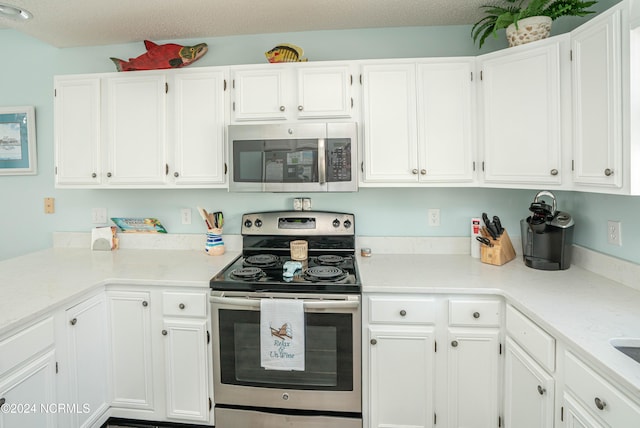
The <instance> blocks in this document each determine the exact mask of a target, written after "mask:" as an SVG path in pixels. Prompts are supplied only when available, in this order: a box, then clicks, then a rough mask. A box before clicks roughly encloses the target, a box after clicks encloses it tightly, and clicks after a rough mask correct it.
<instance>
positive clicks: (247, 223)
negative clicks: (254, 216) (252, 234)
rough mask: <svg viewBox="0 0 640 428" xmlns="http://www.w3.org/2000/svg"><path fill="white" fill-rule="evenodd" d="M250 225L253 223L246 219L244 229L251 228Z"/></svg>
mask: <svg viewBox="0 0 640 428" xmlns="http://www.w3.org/2000/svg"><path fill="white" fill-rule="evenodd" d="M252 225H253V223H251V220H249V219H246V220H245V221H244V227H247V228H249V227H251V226H252Z"/></svg>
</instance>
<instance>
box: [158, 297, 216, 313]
mask: <svg viewBox="0 0 640 428" xmlns="http://www.w3.org/2000/svg"><path fill="white" fill-rule="evenodd" d="M162 314H163V315H170V316H182V317H206V316H207V294H206V293H170V292H166V293H162Z"/></svg>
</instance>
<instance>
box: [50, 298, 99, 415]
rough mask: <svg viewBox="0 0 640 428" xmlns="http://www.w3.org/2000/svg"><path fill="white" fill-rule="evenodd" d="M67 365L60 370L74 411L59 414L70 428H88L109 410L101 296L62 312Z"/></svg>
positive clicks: (68, 399)
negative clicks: (66, 383) (75, 409)
mask: <svg viewBox="0 0 640 428" xmlns="http://www.w3.org/2000/svg"><path fill="white" fill-rule="evenodd" d="M65 315H66V316H65V325H66V343H67V346H66V350H67V355H68V364H66V365H64V364H63V367H62V369H61V373H60V374H61V376H65V377H64V380H66V381H67V382H68V385H67V389H66V390H67V391H68V392H67V400H66V401H67V402H68V403H70V404H72V405H74V406H76V407H77V411H75V412H63V413H61V414H60V418H61V421H60V422H61V423H62V418H65V419H66V421H65V423H64V424H63V425H66V426H71V427H90V426H92V425H93V423H95V422H96V421H97V420H98V419H99V418H101V417H102V416H103V414H104V413H105V412H106V411H107V409H108V408H109V404H108V397H107V358H108V354H107V323H106V303H105V297H104V293H103V292H101V293H100V294H98V295H96V296H93V297H91V298H89V299H87V300H85V301H83V302H81V303H79V304H78V305H75V306H73V307H72V308H70V309H68V310H67V311H66V312H65Z"/></svg>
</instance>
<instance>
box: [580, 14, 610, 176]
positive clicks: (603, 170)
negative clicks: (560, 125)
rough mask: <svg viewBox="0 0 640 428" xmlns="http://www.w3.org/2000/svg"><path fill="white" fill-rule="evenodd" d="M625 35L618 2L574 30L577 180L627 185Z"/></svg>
mask: <svg viewBox="0 0 640 428" xmlns="http://www.w3.org/2000/svg"><path fill="white" fill-rule="evenodd" d="M621 35H622V33H621V11H620V8H619V7H614V8H613V9H611V10H609V11H607V12H605V13H603V14H601V15H599V16H597V17H595V18H594V19H592V20H591V21H589V22H587V23H586V24H584V25H581V26H580V27H579V28H578V29H576V30H574V31H573V32H572V33H571V51H572V57H573V61H572V66H573V70H572V71H573V75H572V78H573V97H572V100H573V140H574V142H573V150H574V153H573V164H574V165H573V168H574V171H573V180H574V182H575V183H579V184H586V185H595V186H608V187H621V186H622V175H623V174H622V173H623V172H622V110H621V109H622V81H621V61H622V59H621V55H622V47H621Z"/></svg>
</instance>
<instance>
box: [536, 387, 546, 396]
mask: <svg viewBox="0 0 640 428" xmlns="http://www.w3.org/2000/svg"><path fill="white" fill-rule="evenodd" d="M545 392H547V390H546V389H544V388H543V387H542V386H541V385H538V394H540V395H543V394H544V393H545Z"/></svg>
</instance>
